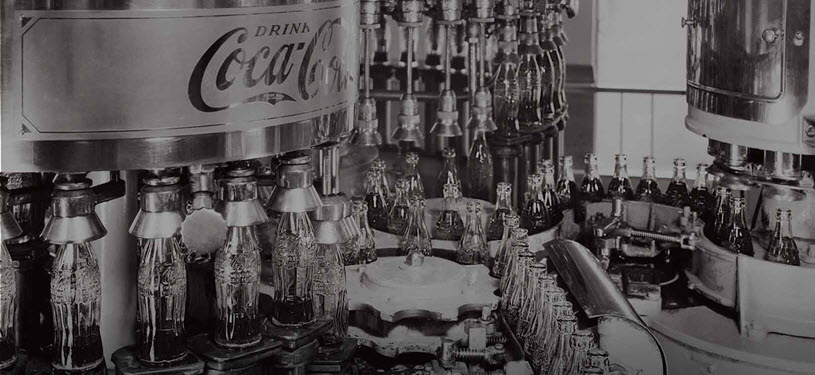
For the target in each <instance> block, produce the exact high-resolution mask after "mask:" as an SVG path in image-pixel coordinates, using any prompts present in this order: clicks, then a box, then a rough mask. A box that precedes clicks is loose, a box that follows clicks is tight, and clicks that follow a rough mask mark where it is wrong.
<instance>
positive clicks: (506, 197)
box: [487, 182, 515, 241]
mask: <svg viewBox="0 0 815 375" xmlns="http://www.w3.org/2000/svg"><path fill="white" fill-rule="evenodd" d="M514 213H515V209H513V208H512V184H510V183H508V182H499V183H498V185H497V186H496V187H495V212H494V213H493V214H492V216H490V219H489V221H488V222H487V241H495V240H498V239H501V236H502V235H503V233H504V220H505V218H506V216H507V215H510V214H514Z"/></svg>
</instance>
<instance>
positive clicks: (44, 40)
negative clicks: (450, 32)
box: [2, 0, 359, 171]
mask: <svg viewBox="0 0 815 375" xmlns="http://www.w3.org/2000/svg"><path fill="white" fill-rule="evenodd" d="M4 6H5V5H4ZM80 10H81V11H80ZM358 19H359V14H358V7H357V2H356V1H354V0H335V1H316V2H305V1H302V2H301V1H285V2H284V1H246V2H234V1H172V0H168V1H127V2H113V1H101V2H97V1H76V2H51V1H28V2H26V1H19V2H17V4H16V8H15V9H14V10H11V9H10V11H9V12H4V20H3V21H4V22H3V24H4V25H9V26H10V28H11V32H10V33H9V34H5V33H4V38H7V35H10V36H11V37H10V39H4V42H10V43H9V44H10V45H11V48H12V49H11V56H13V58H12V59H9V60H6V59H5V56H4V60H3V63H4V66H3V71H4V72H10V74H9V76H10V77H11V78H10V79H9V80H6V76H5V75H4V86H3V92H4V95H5V93H11V95H9V96H8V97H5V96H4V99H6V100H5V102H4V103H9V104H8V107H7V106H4V108H12V110H11V111H10V113H9V112H6V111H5V110H4V116H3V125H4V126H3V129H2V130H3V132H2V135H3V160H4V162H3V166H2V167H3V170H5V171H35V170H50V171H85V170H123V169H140V168H161V167H167V166H182V165H188V164H193V163H202V162H203V163H207V162H216V161H217V162H220V161H228V160H236V159H242V158H255V157H262V156H266V155H270V154H275V153H279V152H285V151H290V150H295V149H303V148H308V147H309V146H312V145H314V144H319V143H322V142H324V141H326V140H329V139H338V138H339V137H341V136H344V135H346V134H348V133H349V132H350V130H351V128H352V123H353V118H352V117H353V116H350V112H349V111H353V110H352V108H353V104H354V102H355V101H356V98H357V89H358V87H357V84H356V79H357V71H358V59H359V58H358V56H357V53H356V52H357V51H356V49H349V48H344V47H345V46H346V45H348V44H351V43H352V42H353V43H355V42H356V41H357V34H358V29H359V27H358V26H357V25H358V22H357V20H358ZM346 23H350V24H351V25H353V26H354V27H346V26H345V25H346ZM4 28H5V26H4ZM272 41H273V42H272ZM4 48H6V47H4ZM233 51H234V52H233ZM87 56H93V57H94V58H93V59H90V60H89V59H87ZM284 64H285V65H284ZM9 65H10V66H9ZM284 66H288V69H286V68H284ZM100 156H102V157H100Z"/></svg>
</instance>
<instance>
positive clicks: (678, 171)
mask: <svg viewBox="0 0 815 375" xmlns="http://www.w3.org/2000/svg"><path fill="white" fill-rule="evenodd" d="M673 182H675V183H680V184H684V183H685V167H684V166H674V177H673Z"/></svg>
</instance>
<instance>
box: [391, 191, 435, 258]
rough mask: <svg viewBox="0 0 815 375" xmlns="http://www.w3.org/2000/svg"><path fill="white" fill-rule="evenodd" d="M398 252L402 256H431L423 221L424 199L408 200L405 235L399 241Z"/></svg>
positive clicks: (431, 252) (431, 251) (416, 197)
mask: <svg viewBox="0 0 815 375" xmlns="http://www.w3.org/2000/svg"><path fill="white" fill-rule="evenodd" d="M399 250H400V252H401V253H402V255H408V254H412V253H421V254H422V255H425V256H431V255H433V247H432V244H431V242H430V233H428V231H427V225H426V224H425V221H424V199H422V198H421V197H418V196H413V197H411V198H410V217H409V219H408V223H407V226H406V228H405V234H404V235H403V236H402V239H401V241H399Z"/></svg>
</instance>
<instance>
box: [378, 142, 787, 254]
mask: <svg viewBox="0 0 815 375" xmlns="http://www.w3.org/2000/svg"><path fill="white" fill-rule="evenodd" d="M443 155H444V159H445V160H444V165H443V167H442V170H441V172H440V173H439V175H438V178H437V179H436V182H435V183H436V184H437V185H438V187H439V188H440V189H439V190H440V191H442V192H443V193H444V205H443V207H442V214H441V215H440V217H439V219H438V221H437V222H436V223H435V225H434V230H433V234H432V237H433V238H435V239H440V240H452V241H460V245H459V250H460V251H463V252H466V253H480V252H481V250H480V249H481V248H482V247H486V245H484V244H485V243H486V241H493V240H498V239H500V237H501V233H502V228H503V225H504V220H505V217H506V216H507V215H508V214H515V213H516V211H517V214H518V216H519V217H520V223H521V227H523V228H525V229H526V230H527V231H528V232H529V233H530V234H537V233H540V232H542V231H545V230H547V229H550V228H552V227H553V226H555V225H557V224H558V223H559V222H560V220H561V219H562V218H563V215H562V211H563V210H565V209H574V214H575V216H574V218H575V222H577V223H580V222H583V221H584V220H585V219H586V218H585V206H586V204H588V203H590V202H600V201H602V200H604V199H613V198H621V199H623V200H636V201H644V202H654V203H660V204H665V205H670V206H675V207H685V206H688V207H690V208H691V210H692V211H693V212H696V213H697V214H698V215H699V217H700V218H701V219H702V220H703V221H704V222H705V223H706V224H705V229H704V232H705V235H706V236H707V238H708V239H710V240H711V241H712V242H714V243H715V244H717V245H719V246H721V247H723V248H725V249H728V250H730V251H733V252H735V253H740V254H746V255H754V251H753V244H752V239H751V235H750V230H749V229H748V227H747V224H746V220H745V214H746V208H747V199H746V197H745V194H744V191H740V190H732V191H731V190H730V189H728V188H726V187H724V186H717V185H718V178H717V177H716V176H714V175H712V174H710V173H708V165H707V164H704V163H700V164H698V165H697V166H696V179H695V181H694V183H693V186H692V187H690V188H689V187H688V184H687V181H686V171H685V170H686V163H685V160H684V159H682V158H677V159H674V163H673V164H674V165H673V169H674V170H673V176H672V178H671V181H670V183H669V184H668V186H667V188H666V189H665V191H664V192H663V191H662V189H661V187H660V185H659V182H658V181H657V176H656V161H655V159H654V158H653V157H652V156H646V157H644V158H643V167H642V168H643V170H642V177H641V178H640V180H639V183H638V184H637V187H636V189H635V188H633V185H632V183H631V180H630V179H629V177H628V166H627V157H626V155H625V154H617V155H615V164H614V165H615V166H614V172H613V174H612V177H611V180H610V182H609V183H608V187H607V188H605V187H604V184H603V182H602V180H601V178H600V171H599V165H598V158H597V156H596V155H594V154H591V153H589V154H586V155H585V165H586V169H585V174H584V177H583V180H582V182H581V184H580V186H579V187H578V185H577V183H576V182H575V179H574V172H573V168H572V165H573V161H572V157H571V156H569V155H566V156H563V157H561V158H560V160H559V164H558V167H559V171H558V174H557V176H558V178H557V179H555V166H554V164H553V163H552V161H551V160H541V161H540V162H539V163H537V167H536V171H535V173H534V174H532V175H530V176H528V178H527V189H526V193H525V196H524V197H523V199H522V201H521V202H520V204H519V209H518V210H516V209H515V207H514V205H513V204H512V202H511V189H512V186H511V185H510V184H509V183H505V182H500V183H498V184H497V185H496V201H495V212H494V214H493V215H491V216H490V218H489V220H488V222H487V226H486V233H484V232H483V230H482V227H481V219H480V217H481V211H482V209H483V208H482V207H481V204H480V203H479V202H478V201H477V200H471V201H469V202H468V203H467V210H466V217H465V220H462V219H461V217H460V214H459V212H460V210H459V207H458V205H459V200H460V198H461V197H462V196H468V195H469V194H468V192H469V191H478V190H480V189H481V185H483V180H482V179H481V178H480V175H479V174H474V173H467V175H468V178H466V179H465V180H462V179H461V178H460V177H459V174H458V171H457V167H456V160H455V152H454V151H453V150H451V149H445V150H444V152H443ZM418 163H419V157H418V155H417V154H415V153H407V154H406V161H405V165H406V168H405V174H404V177H403V178H400V179H398V180H397V181H396V183H395V192H394V193H393V194H391V189H390V185H389V181H388V173H387V170H386V169H387V168H386V165H385V163H384V161H381V160H377V161H375V162H374V164H373V166H372V168H371V169H370V170H369V171H368V173H367V175H366V182H365V185H366V196H365V201H366V203H367V205H368V208H369V216H368V218H369V223H370V226H371V227H372V228H374V229H377V230H380V231H385V232H390V233H393V234H397V235H403V234H405V233H423V232H427V230H426V229H424V230H421V229H414V227H415V226H417V225H418V226H422V225H424V219H423V210H424V207H423V205H424V202H423V199H424V184H423V182H422V179H421V176H420V174H419V166H418ZM468 172H469V170H468ZM470 176H472V177H470ZM414 198H416V199H414ZM417 205H420V206H421V207H417ZM420 214H421V215H420ZM791 217H792V213H791V211H790V210H789V209H779V210H778V211H777V212H776V218H777V220H776V224H775V226H776V227H775V229H774V233H773V235H772V240H771V243H770V246H769V247H768V251H767V254H766V256H765V259H766V260H769V261H774V262H779V263H785V264H791V265H799V264H800V261H799V255H798V250H797V247H796V245H795V241H794V240H793V236H792V233H791ZM411 219H414V220H412V221H413V223H414V225H409V224H411ZM419 221H421V222H420V223H417V222H419ZM428 237H429V236H428ZM473 237H483V238H481V239H479V240H478V241H474V240H471V238H473ZM426 242H428V243H429V238H428V240H427V241H426ZM468 244H476V246H475V247H476V248H475V249H464V248H462V247H464V246H467V245H468ZM428 251H429V250H428Z"/></svg>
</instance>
